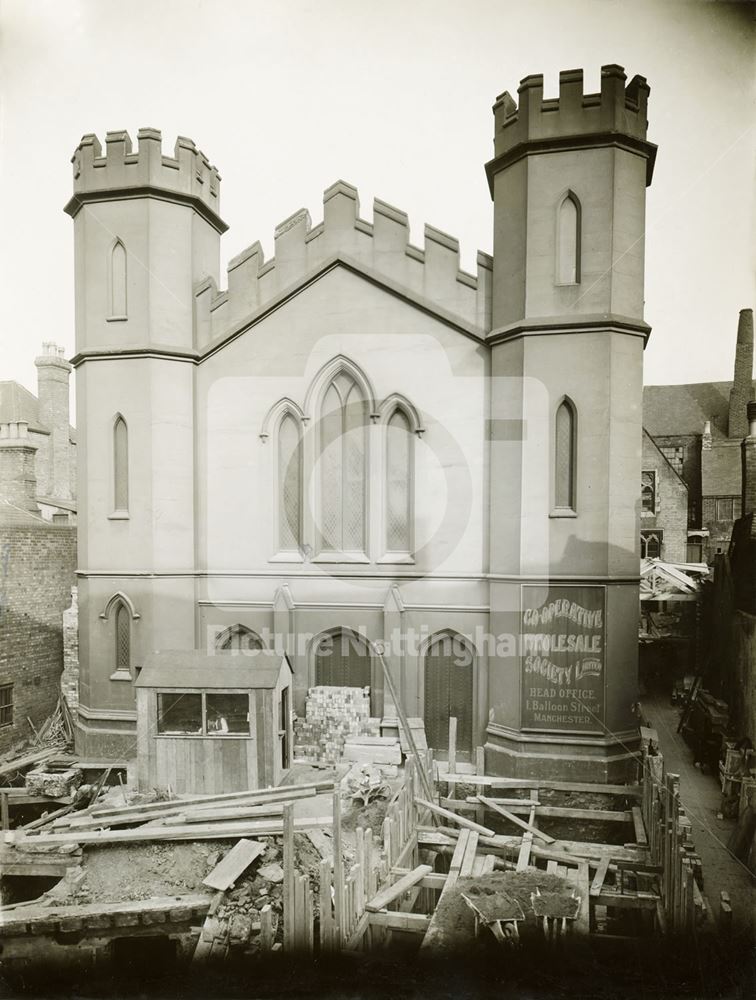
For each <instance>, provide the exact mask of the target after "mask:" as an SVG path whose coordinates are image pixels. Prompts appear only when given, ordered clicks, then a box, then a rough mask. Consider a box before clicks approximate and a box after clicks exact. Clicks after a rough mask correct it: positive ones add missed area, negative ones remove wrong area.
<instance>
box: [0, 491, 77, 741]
mask: <svg viewBox="0 0 756 1000" xmlns="http://www.w3.org/2000/svg"><path fill="white" fill-rule="evenodd" d="M75 566H76V529H75V528H74V527H71V526H67V525H60V524H50V523H49V522H47V521H44V520H43V519H42V518H41V517H39V516H36V515H34V514H31V513H26V512H24V511H22V510H19V509H18V508H17V507H16V506H12V505H10V504H8V502H7V501H0V688H5V690H6V691H7V690H8V685H12V690H11V692H10V694H11V699H10V700H11V704H12V711H11V713H7V714H8V715H9V716H10V721H9V722H8V723H7V724H5V725H0V752H2V751H3V750H5V749H7V748H8V747H9V746H12V745H13V744H14V743H15V742H17V741H18V740H20V739H22V738H26V737H28V736H30V735H31V732H32V731H31V727H30V725H29V721H28V720H29V719H31V722H32V723H33V724H34V726H35V727H36V728H38V727H39V725H40V724H41V723H42V722H44V720H45V719H46V718H47V717H48V715H49V714H50V713H51V712H52V711H53V709H54V708H55V705H56V703H57V700H58V695H59V693H60V675H61V669H62V664H63V629H62V614H63V610H64V608H65V607H66V605H67V604H68V602H69V600H70V593H71V584H72V582H73V575H74V568H75ZM3 717H4V716H3V714H2V712H1V711H0V718H3Z"/></svg>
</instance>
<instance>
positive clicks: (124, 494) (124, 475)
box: [113, 416, 129, 511]
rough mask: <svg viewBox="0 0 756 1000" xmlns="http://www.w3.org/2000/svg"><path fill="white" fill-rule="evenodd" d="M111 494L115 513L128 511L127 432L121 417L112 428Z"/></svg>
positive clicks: (117, 418)
mask: <svg viewBox="0 0 756 1000" xmlns="http://www.w3.org/2000/svg"><path fill="white" fill-rule="evenodd" d="M113 494H114V505H113V506H114V507H115V509H116V510H117V511H128V509H129V431H128V428H127V427H126V421H125V420H124V419H123V417H121V416H118V417H116V422H115V425H114V427H113Z"/></svg>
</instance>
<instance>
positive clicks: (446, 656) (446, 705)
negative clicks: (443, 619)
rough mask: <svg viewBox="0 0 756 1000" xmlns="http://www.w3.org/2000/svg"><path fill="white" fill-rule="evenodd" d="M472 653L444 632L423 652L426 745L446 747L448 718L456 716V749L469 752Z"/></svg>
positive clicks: (471, 719) (470, 738) (470, 742)
mask: <svg viewBox="0 0 756 1000" xmlns="http://www.w3.org/2000/svg"><path fill="white" fill-rule="evenodd" d="M473 668H474V661H473V656H472V653H471V651H470V649H469V647H467V646H463V644H462V642H461V638H460V637H454V639H453V637H451V636H448V635H444V636H441V637H439V638H438V639H437V640H435V641H434V642H432V643H431V645H430V646H429V648H428V651H427V653H426V654H425V734H426V737H427V739H428V746H430V747H433V748H434V749H435V750H448V749H449V718H450V717H451V716H456V718H457V749H458V750H460V751H461V752H462V753H471V752H472V742H473Z"/></svg>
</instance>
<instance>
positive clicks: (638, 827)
mask: <svg viewBox="0 0 756 1000" xmlns="http://www.w3.org/2000/svg"><path fill="white" fill-rule="evenodd" d="M631 812H632V816H633V824H634V826H635V842H636V844H639V845H640V846H641V847H648V837H647V836H646V827H645V824H644V823H643V815H642V814H641V811H640V807H639V806H633V807H632V810H631Z"/></svg>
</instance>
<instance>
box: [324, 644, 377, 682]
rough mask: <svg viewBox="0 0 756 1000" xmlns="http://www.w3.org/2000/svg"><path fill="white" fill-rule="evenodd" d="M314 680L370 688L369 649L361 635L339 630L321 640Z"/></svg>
mask: <svg viewBox="0 0 756 1000" xmlns="http://www.w3.org/2000/svg"><path fill="white" fill-rule="evenodd" d="M315 683H316V684H318V685H325V686H326V687H370V683H371V678H370V650H369V649H368V647H367V645H366V644H365V642H364V641H363V640H362V639H360V638H359V637H358V636H354V635H351V634H348V633H337V634H336V635H332V636H326V637H325V638H324V639H323V640H321V642H320V645H319V647H318V651H317V653H316V655H315Z"/></svg>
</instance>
